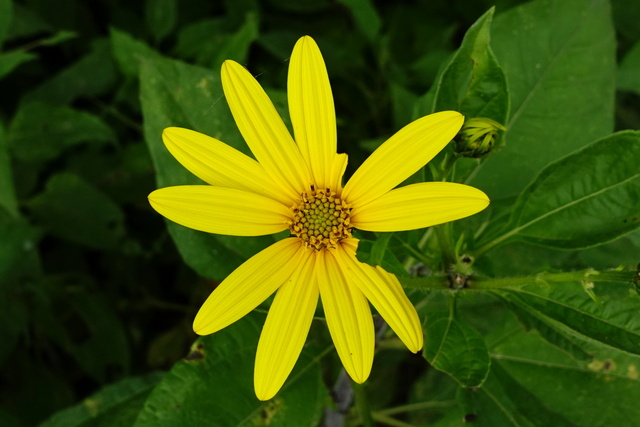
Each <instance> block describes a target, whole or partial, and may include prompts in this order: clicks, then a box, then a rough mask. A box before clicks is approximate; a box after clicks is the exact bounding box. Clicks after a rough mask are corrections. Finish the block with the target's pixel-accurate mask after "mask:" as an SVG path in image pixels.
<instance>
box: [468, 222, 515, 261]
mask: <svg viewBox="0 0 640 427" xmlns="http://www.w3.org/2000/svg"><path fill="white" fill-rule="evenodd" d="M519 230H520V229H514V230H511V231H510V232H508V233H505V234H503V235H501V236H498V237H497V238H495V239H493V240H491V241H490V242H487V243H486V244H484V245H482V246H480V247H479V248H478V249H476V250H475V251H473V253H472V256H473V257H474V258H475V259H478V257H479V256H480V255H482V254H483V253H485V252H487V251H488V250H490V249H493V248H494V247H495V246H498V245H500V244H502V243H503V242H504V241H505V240H507V239H509V237H511V236H513V235H514V234H516V233H517V232H518V231H519Z"/></svg>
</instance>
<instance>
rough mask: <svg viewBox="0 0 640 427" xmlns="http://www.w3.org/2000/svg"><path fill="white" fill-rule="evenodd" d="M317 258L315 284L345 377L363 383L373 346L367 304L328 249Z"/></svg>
mask: <svg viewBox="0 0 640 427" xmlns="http://www.w3.org/2000/svg"><path fill="white" fill-rule="evenodd" d="M318 260H319V262H318V266H317V272H318V287H319V289H320V297H321V298H322V306H323V307H324V314H325V317H326V319H327V326H328V327H329V332H330V333H331V338H332V339H333V343H334V344H335V346H336V351H337V352H338V356H340V360H341V361H342V365H343V366H344V368H345V370H346V371H347V373H348V374H349V376H350V377H351V378H352V379H353V380H354V381H355V382H357V383H363V382H364V381H365V380H366V379H367V378H368V377H369V374H370V372H371V366H372V365H373V350H374V347H375V330H374V325H373V318H372V317H371V309H370V308H369V303H368V302H367V299H366V298H365V297H364V295H363V294H362V292H361V291H360V289H358V288H357V287H356V286H355V285H354V284H352V283H351V282H350V280H349V279H350V277H349V276H350V272H349V271H348V270H347V271H343V270H342V269H341V268H340V266H339V265H338V263H337V262H336V260H335V258H334V257H333V256H331V255H330V254H329V251H324V252H321V253H319V254H318ZM345 273H346V274H345Z"/></svg>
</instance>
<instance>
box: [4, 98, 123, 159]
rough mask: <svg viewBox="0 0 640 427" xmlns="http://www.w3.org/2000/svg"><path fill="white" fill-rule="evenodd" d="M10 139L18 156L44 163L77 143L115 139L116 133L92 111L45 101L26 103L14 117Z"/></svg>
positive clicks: (14, 152) (10, 129)
mask: <svg viewBox="0 0 640 427" xmlns="http://www.w3.org/2000/svg"><path fill="white" fill-rule="evenodd" d="M7 138H8V140H9V144H10V146H11V149H12V152H13V154H14V155H15V156H16V157H17V158H19V159H20V160H24V161H26V162H43V161H46V160H51V159H53V158H55V157H57V156H58V155H60V154H61V153H62V152H63V151H64V150H65V149H67V148H69V147H71V146H74V145H77V144H81V143H103V142H111V141H114V140H115V135H114V133H113V131H112V130H111V128H110V127H109V126H107V125H106V124H105V123H104V122H103V121H102V120H101V119H99V118H98V117H96V116H94V115H92V114H90V113H87V112H84V111H78V110H74V109H72V108H68V107H61V106H54V105H49V104H46V103H42V102H25V103H23V104H21V105H20V108H19V109H18V112H17V113H16V115H15V117H14V118H13V121H12V122H11V125H10V126H9V129H8V130H7Z"/></svg>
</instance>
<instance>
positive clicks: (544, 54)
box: [470, 0, 616, 199]
mask: <svg viewBox="0 0 640 427" xmlns="http://www.w3.org/2000/svg"><path fill="white" fill-rule="evenodd" d="M491 44H492V47H493V50H494V52H495V54H496V57H497V58H498V61H499V63H500V65H501V67H502V69H503V70H504V72H505V74H506V76H507V81H508V84H509V93H510V97H511V115H510V118H509V121H508V122H507V124H506V127H507V132H506V133H505V136H504V138H505V140H506V146H504V147H503V148H502V149H501V150H500V151H498V152H494V153H493V154H492V155H490V156H489V157H488V158H487V159H486V161H485V162H483V164H482V165H481V166H480V167H479V168H478V169H477V170H476V171H477V174H476V175H475V176H474V177H472V179H471V180H470V184H471V185H473V186H475V187H478V188H481V189H483V190H484V191H486V192H487V193H488V194H489V196H490V198H492V199H496V198H498V197H503V196H507V195H510V194H514V193H517V192H518V191H520V190H521V189H522V188H524V186H525V185H526V184H527V183H528V182H529V181H530V180H531V178H532V177H533V176H534V175H535V174H536V173H537V172H538V171H539V170H540V169H541V168H542V167H543V166H545V165H546V164H548V163H549V162H551V161H553V160H556V159H558V158H560V157H562V156H565V155H567V154H568V153H571V152H573V151H575V150H576V149H578V148H580V147H582V146H584V145H585V144H587V143H589V142H591V141H594V140H596V139H598V138H602V137H603V136H605V135H608V134H609V133H611V131H612V130H613V103H614V89H615V48H616V44H615V37H614V31H613V28H612V25H611V14H610V8H609V2H608V1H607V0H537V1H532V2H529V3H526V4H524V5H521V6H518V7H516V8H514V9H511V10H509V11H508V12H505V13H502V14H500V15H498V16H497V17H496V19H495V21H494V23H493V27H492V42H491Z"/></svg>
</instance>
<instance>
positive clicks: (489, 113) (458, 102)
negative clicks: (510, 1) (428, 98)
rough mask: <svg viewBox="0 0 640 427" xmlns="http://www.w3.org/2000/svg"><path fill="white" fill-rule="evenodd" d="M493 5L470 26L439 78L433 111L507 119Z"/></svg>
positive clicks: (500, 120)
mask: <svg viewBox="0 0 640 427" xmlns="http://www.w3.org/2000/svg"><path fill="white" fill-rule="evenodd" d="M492 19H493V8H492V9H490V10H489V11H488V12H486V13H485V14H484V15H482V16H481V17H480V18H478V20H477V21H476V22H475V23H474V24H473V25H472V26H471V27H470V28H469V29H468V30H467V33H466V34H465V36H464V39H463V40H462V44H461V45H460V48H459V49H458V50H457V51H456V53H455V55H454V56H453V58H452V59H451V60H450V61H449V63H448V64H447V65H446V67H445V69H444V71H443V72H442V73H441V75H440V78H439V80H438V82H437V86H436V87H437V89H436V93H435V98H434V107H433V111H444V110H455V111H459V112H461V113H462V114H464V115H465V116H467V117H469V118H471V117H487V118H490V119H493V120H495V121H497V122H498V123H505V122H506V119H507V115H508V113H509V92H508V90H507V81H506V77H505V75H504V72H503V71H502V69H501V68H500V65H498V61H497V60H496V57H495V55H494V54H493V52H492V50H491V47H490V46H489V42H490V30H491V21H492Z"/></svg>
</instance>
